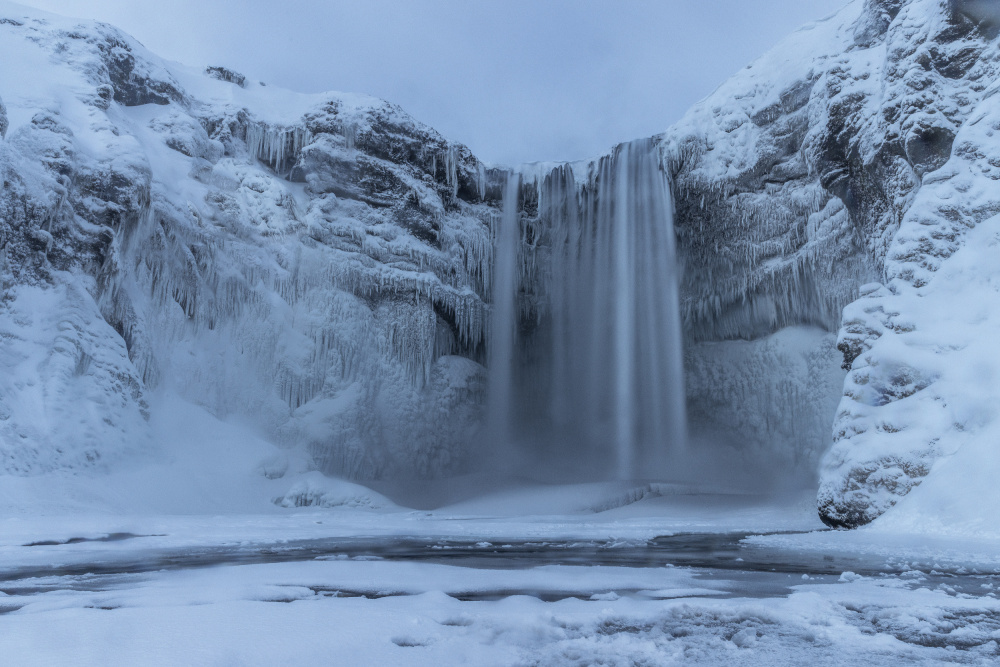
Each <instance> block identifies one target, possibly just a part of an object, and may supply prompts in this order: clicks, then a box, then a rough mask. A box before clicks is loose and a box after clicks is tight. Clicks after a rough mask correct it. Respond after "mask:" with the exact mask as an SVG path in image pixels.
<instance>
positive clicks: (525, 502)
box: [0, 397, 1000, 666]
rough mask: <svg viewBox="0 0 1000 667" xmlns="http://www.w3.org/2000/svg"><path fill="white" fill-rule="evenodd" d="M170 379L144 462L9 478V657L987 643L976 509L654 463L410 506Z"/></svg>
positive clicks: (599, 656) (927, 652)
mask: <svg viewBox="0 0 1000 667" xmlns="http://www.w3.org/2000/svg"><path fill="white" fill-rule="evenodd" d="M159 400H163V401H170V402H172V403H171V404H170V405H168V406H166V407H167V408H168V409H162V410H158V411H157V412H156V413H154V414H160V415H170V416H171V418H170V419H169V420H168V421H166V420H164V418H162V417H154V420H153V423H152V427H153V431H154V436H155V437H156V438H157V439H158V440H161V441H163V442H165V443H167V442H168V443H169V446H164V447H162V448H160V449H158V450H151V452H150V453H149V455H148V456H147V457H146V458H145V459H142V460H136V461H135V462H134V463H133V464H132V465H130V466H121V467H119V468H116V469H115V470H113V471H111V472H104V473H97V472H93V473H76V474H70V473H65V474H64V473H52V474H48V475H42V476H35V477H12V476H6V477H3V478H2V480H0V481H2V483H0V656H2V658H0V663H2V664H12V665H112V664H114V665H117V664H128V665H132V664H136V665H178V664H183V665H212V666H215V665H268V666H270V665H286V664H287V665H314V664H317V665H318V664H323V665H325V664H343V665H354V664H361V665H367V664H373V665H384V664H392V665H411V664H415V665H454V664H475V665H480V664H483V665H567V664H569V665H573V664H579V665H585V664H587V665H589V664H607V665H618V664H621V665H633V664H638V665H670V664H707V665H716V664H723V665H739V664H754V665H756V664H762V665H783V664H787V665H801V664H803V663H805V662H808V663H811V664H813V665H827V664H829V665H839V664H858V663H859V662H862V661H865V662H873V663H874V664H951V663H956V664H996V663H997V661H998V660H1000V649H998V644H997V641H998V640H1000V600H997V599H996V596H995V591H996V590H997V587H998V586H1000V539H998V538H995V537H991V536H990V534H989V533H984V532H983V531H977V532H975V533H970V532H966V533H963V534H947V533H943V532H941V531H937V532H935V533H933V534H921V533H919V532H918V531H917V528H918V527H917V526H916V524H914V523H912V522H911V521H909V520H908V519H907V520H906V521H904V520H902V519H900V520H897V521H895V522H893V516H894V515H893V514H892V512H890V513H889V514H887V515H886V516H885V517H883V518H882V519H880V520H879V521H878V522H876V523H875V524H873V525H872V526H869V527H867V528H865V529H861V530H858V531H853V532H839V531H826V530H824V529H823V527H822V525H821V524H820V523H819V521H818V519H817V517H816V512H815V500H814V499H815V496H814V492H812V491H809V492H806V493H804V494H802V495H799V496H785V497H781V498H770V499H767V498H760V497H755V496H750V495H740V494H737V493H733V492H732V491H731V490H727V489H725V488H721V487H715V488H710V487H704V486H703V487H701V488H694V487H687V486H680V485H671V484H655V483H643V484H626V483H603V484H581V485H574V486H544V485H538V484H536V485H534V486H525V487H523V488H519V489H514V490H493V491H489V490H488V487H486V486H484V480H477V479H468V480H464V481H459V482H455V483H453V484H452V485H450V486H451V489H450V491H451V493H452V499H451V500H450V501H449V502H448V504H445V505H444V506H443V507H441V508H439V509H434V510H415V509H410V508H408V507H404V506H403V505H402V504H398V503H396V502H393V500H391V499H390V498H389V497H387V496H385V495H382V494H380V493H378V492H376V491H373V490H371V489H367V488H365V487H362V486H359V485H356V484H351V483H348V482H340V481H336V480H330V479H327V478H323V477H322V476H319V475H318V474H316V473H310V472H306V471H304V469H303V468H302V467H301V462H297V461H295V460H294V459H291V460H288V459H285V458H283V456H284V454H283V452H282V451H280V450H277V449H276V448H274V447H273V446H271V445H269V444H268V443H266V442H264V441H262V440H260V439H259V438H257V437H256V436H255V435H254V433H253V432H252V431H251V430H248V429H244V428H241V427H240V426H239V425H234V424H227V423H223V422H220V421H218V420H216V419H215V418H213V417H211V416H210V415H208V414H207V413H206V412H204V411H203V410H200V409H198V408H195V407H193V406H191V405H189V404H185V403H183V402H181V401H177V400H176V399H172V398H169V397H161V398H160V399H159ZM161 407H163V406H161ZM157 451H159V452H160V453H159V454H157V453H155V452H157ZM164 452H169V455H167V454H165V453H164ZM263 473H267V474H263ZM269 477H274V478H273V479H271V478H269ZM439 486H440V485H439ZM443 488H446V489H447V487H443ZM383 490H384V489H383ZM397 491H399V489H397ZM421 491H424V492H426V489H423V490H421V489H420V488H419V487H414V488H410V489H403V490H402V491H401V492H400V493H399V494H396V493H394V494H391V495H393V497H394V498H395V499H396V500H398V501H400V503H402V502H404V501H405V502H409V503H411V505H413V504H414V503H413V502H412V500H413V499H415V498H418V497H419V496H420V493H421ZM474 492H478V493H474ZM440 497H444V496H440ZM440 497H439V498H438V499H437V500H435V499H431V500H427V499H426V498H425V502H424V503H415V505H416V506H420V507H423V506H426V505H429V504H434V503H435V502H440ZM463 498H464V499H463ZM275 500H277V502H275ZM304 502H310V503H314V504H313V505H312V506H308V507H298V506H296V505H297V504H301V503H304ZM903 505H904V504H901V506H900V507H899V508H898V510H899V512H898V513H899V515H900V517H909V518H912V517H913V516H914V510H913V509H912V508H910V509H907V508H906V507H905V506H903ZM893 511H895V510H893ZM880 524H881V525H880Z"/></svg>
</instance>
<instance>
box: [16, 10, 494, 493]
mask: <svg viewBox="0 0 1000 667" xmlns="http://www.w3.org/2000/svg"><path fill="white" fill-rule="evenodd" d="M25 11H26V10H25V9H24V8H23V7H18V6H10V5H8V6H4V5H0V62H3V63H4V65H3V66H2V67H0V91H2V92H0V94H2V96H3V100H4V103H5V107H3V106H0V119H2V125H0V130H3V131H0V134H5V139H4V140H3V141H0V171H2V174H3V190H2V195H0V283H2V288H3V298H2V300H0V328H2V332H3V334H2V335H0V368H2V369H3V372H0V406H2V407H0V461H2V463H0V471H3V472H7V473H20V474H32V473H40V472H45V471H49V470H54V469H59V468H74V469H78V468H80V467H87V466H105V465H106V464H108V462H109V461H112V460H114V459H116V458H118V457H121V456H123V455H126V454H127V453H128V451H129V450H138V451H142V450H143V449H144V448H146V447H149V446H151V445H149V444H148V443H147V433H146V430H147V429H146V427H145V418H146V417H147V416H148V414H147V399H148V398H149V395H150V394H151V393H155V392H157V391H159V390H161V389H163V390H167V391H172V392H176V393H178V394H180V395H181V396H183V397H185V398H186V399H188V400H190V401H192V402H195V403H198V404H200V405H203V406H205V407H207V408H208V409H209V410H211V411H212V412H213V413H214V414H216V415H218V416H220V417H226V416H240V417H242V418H243V419H246V420H249V421H250V422H251V423H253V424H255V425H256V426H257V427H258V428H259V429H261V430H262V431H263V432H264V433H266V434H267V435H268V436H269V437H270V438H271V439H272V440H273V441H274V442H277V443H285V444H291V443H298V444H302V445H304V446H305V448H306V449H307V450H308V454H309V457H310V459H311V461H312V464H313V465H314V466H316V467H318V468H319V469H321V470H324V471H326V472H331V473H339V474H345V475H349V476H354V477H361V478H379V477H384V476H389V475H392V476H417V477H422V476H428V475H434V474H442V473H447V472H455V471H460V470H462V469H463V468H464V466H465V465H466V462H467V459H468V456H469V455H470V451H471V450H470V437H471V434H472V429H473V428H474V426H475V424H476V423H477V420H478V411H479V406H480V404H481V396H480V395H481V393H482V391H483V368H482V366H481V364H480V362H481V361H482V354H483V353H482V350H483V346H484V341H485V337H486V335H487V331H486V327H487V323H488V318H487V317H486V316H485V308H486V306H485V304H484V295H486V294H488V291H489V287H490V262H491V250H490V249H491V244H492V242H491V238H492V226H491V221H492V220H493V217H494V213H493V209H491V208H490V206H489V205H487V200H488V198H489V197H491V196H493V197H497V196H499V191H498V190H497V191H496V192H494V193H492V194H491V191H490V190H489V187H488V186H489V183H488V181H489V178H490V175H489V174H488V173H487V172H486V170H485V169H484V168H483V166H482V165H481V164H480V163H479V162H478V161H477V160H476V159H475V158H473V157H472V156H471V155H470V153H469V151H468V149H466V148H465V147H463V146H460V145H458V144H454V143H450V142H448V141H446V140H445V139H443V138H442V137H441V136H440V135H438V134H437V133H436V132H434V131H433V130H431V129H430V128H428V127H426V126H424V125H421V124H419V123H417V122H416V121H414V120H413V119H411V118H410V117H409V116H407V115H406V114H405V113H404V112H403V111H402V110H400V109H399V108H398V107H395V106H392V105H390V104H387V103H385V102H382V101H380V100H376V99H372V98H368V97H364V96H357V95H343V94H336V93H332V94H327V95H314V96H306V95H296V94H293V93H289V92H287V91H280V90H273V89H271V88H269V87H267V86H265V85H264V84H262V83H258V82H251V81H246V80H245V78H244V77H242V76H241V75H238V74H236V73H234V72H230V71H229V70H226V69H224V68H209V69H208V70H207V71H205V72H197V71H188V70H185V69H183V68H181V67H179V66H175V65H168V64H166V63H164V62H163V61H161V60H160V59H158V58H157V57H155V56H154V55H152V54H150V53H149V52H147V51H146V50H145V49H144V48H143V47H142V46H141V45H140V44H138V43H137V42H135V41H134V40H132V39H131V38H129V37H128V36H126V35H124V34H122V33H121V32H119V31H118V30H116V29H114V28H112V27H110V26H107V25H102V24H95V23H79V22H75V21H71V20H66V19H62V18H59V17H55V16H51V15H46V14H43V13H40V12H34V11H31V12H30V15H27V16H25V15H24V14H25ZM8 125H9V127H8Z"/></svg>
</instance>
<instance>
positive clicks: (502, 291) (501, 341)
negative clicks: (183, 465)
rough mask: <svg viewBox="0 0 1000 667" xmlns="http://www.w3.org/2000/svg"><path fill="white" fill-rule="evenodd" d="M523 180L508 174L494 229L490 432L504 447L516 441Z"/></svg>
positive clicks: (495, 441)
mask: <svg viewBox="0 0 1000 667" xmlns="http://www.w3.org/2000/svg"><path fill="white" fill-rule="evenodd" d="M520 189H521V178H520V176H519V175H518V174H508V176H507V183H506V185H505V187H504V191H503V204H502V206H503V209H502V211H501V215H500V218H499V220H497V224H496V227H495V229H494V230H493V244H494V245H493V247H494V248H495V255H494V269H493V299H492V301H493V305H492V308H493V310H492V316H491V321H490V329H491V335H490V347H489V365H490V375H489V378H490V379H489V396H490V401H489V415H488V419H489V429H490V434H491V437H492V439H493V440H494V443H495V444H497V445H499V446H501V447H504V446H509V445H510V444H511V440H512V438H513V435H512V429H511V420H512V418H513V413H512V406H513V405H514V402H515V396H514V394H515V390H514V357H515V352H516V347H517V291H518V246H519V245H520V243H521V224H520V215H519V210H518V199H519V194H520Z"/></svg>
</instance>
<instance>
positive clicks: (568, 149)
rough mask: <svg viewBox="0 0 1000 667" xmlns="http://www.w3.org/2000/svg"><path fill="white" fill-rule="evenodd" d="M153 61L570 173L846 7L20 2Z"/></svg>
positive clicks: (682, 2)
mask: <svg viewBox="0 0 1000 667" xmlns="http://www.w3.org/2000/svg"><path fill="white" fill-rule="evenodd" d="M20 1H21V2H22V3H23V4H28V5H32V6H35V7H39V8H41V9H45V10H48V11H51V12H55V13H58V14H64V15H67V16H77V17H83V18H95V19H99V20H102V21H107V22H108V23H113V24H115V25H117V26H119V27H121V28H123V29H124V30H126V31H127V32H129V33H131V34H132V35H133V36H135V37H136V38H137V39H138V40H139V41H141V42H142V43H143V44H145V45H146V46H147V47H149V48H150V49H151V50H153V51H154V52H156V53H158V54H159V55H161V56H163V57H165V58H167V59H169V60H176V61H180V62H183V63H186V64H189V65H196V66H204V65H206V64H213V65H225V66H228V67H231V68H233V69H236V70H239V71H241V72H242V73H244V74H246V75H247V76H248V77H250V78H252V79H260V80H263V81H266V82H267V83H269V84H272V85H278V86H282V87H285V88H290V89H293V90H298V91H302V92H319V91H323V90H341V91H352V92H361V93H369V94H372V95H376V96H378V97H382V98H385V99H387V100H389V101H390V102H395V103H397V104H399V105H401V106H402V107H403V108H405V109H406V110H407V111H409V112H410V113H411V114H413V115H414V116H415V117H416V118H418V119H419V120H422V121H424V122H425V123H428V124H429V125H432V126H433V127H435V128H436V129H438V130H439V131H440V132H441V133H442V134H444V135H445V136H447V137H448V138H450V139H455V140H458V141H461V142H463V143H465V144H467V145H468V146H469V147H470V148H471V149H472V150H473V152H474V153H476V154H477V155H479V156H480V157H481V158H482V159H484V160H487V161H492V162H499V163H504V164H514V163H520V162H530V161H535V160H573V159H579V158H585V157H591V156H594V155H597V154H599V153H602V152H604V151H605V150H606V149H607V148H608V147H609V146H611V145H612V144H615V143H618V142H620V141H624V140H627V139H633V138H637V137H640V136H645V135H651V134H655V133H657V132H662V131H663V130H665V129H666V128H667V127H669V126H670V125H671V124H672V123H673V122H674V121H676V120H677V119H678V118H679V117H680V116H681V115H682V114H683V113H684V111H685V110H686V109H687V108H688V107H690V106H691V105H692V104H694V103H695V102H697V101H698V100H699V99H701V98H703V97H705V96H706V95H708V94H709V93H711V92H712V90H713V89H715V87H716V86H717V85H718V84H719V83H721V82H722V81H723V80H725V79H726V78H727V77H728V76H730V75H731V74H732V73H734V72H736V71H737V70H739V69H740V68H741V67H743V66H744V65H746V64H748V63H749V62H750V61H751V60H753V59H754V58H756V57H757V56H758V55H760V54H762V53H763V52H764V51H766V50H767V49H768V48H770V47H771V46H772V45H774V44H775V43H777V42H778V41H779V40H780V39H782V38H783V37H784V36H785V35H786V34H788V33H789V32H791V31H792V30H794V29H795V28H797V27H798V26H800V25H802V24H803V23H806V22H809V21H812V20H815V19H818V18H822V17H824V16H827V15H829V14H831V13H833V12H834V11H836V10H837V9H839V8H840V7H841V6H843V5H844V4H846V0H659V1H656V0H601V1H597V0H480V1H476V0H435V1H431V0H425V1H422V0H351V1H350V2H344V1H341V0H308V1H307V0H239V1H237V0H20Z"/></svg>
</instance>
